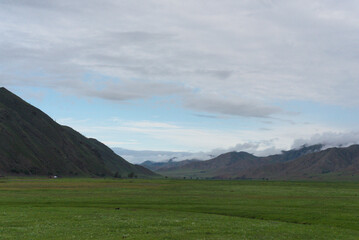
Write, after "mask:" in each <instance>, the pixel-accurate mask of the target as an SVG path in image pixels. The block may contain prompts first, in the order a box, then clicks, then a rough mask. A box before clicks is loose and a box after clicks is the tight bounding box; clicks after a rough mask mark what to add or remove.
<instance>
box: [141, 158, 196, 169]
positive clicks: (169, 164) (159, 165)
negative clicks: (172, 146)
mask: <svg viewBox="0 0 359 240" xmlns="http://www.w3.org/2000/svg"><path fill="white" fill-rule="evenodd" d="M199 161H201V160H196V159H191V160H182V161H174V159H170V160H168V161H165V162H153V161H145V162H143V163H141V164H140V165H141V166H144V167H146V168H148V169H150V170H152V171H165V170H166V169H169V168H173V167H181V166H183V165H186V164H188V163H193V162H199Z"/></svg>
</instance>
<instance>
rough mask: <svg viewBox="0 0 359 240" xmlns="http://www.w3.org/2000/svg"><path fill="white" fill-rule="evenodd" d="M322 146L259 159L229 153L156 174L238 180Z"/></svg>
mask: <svg viewBox="0 0 359 240" xmlns="http://www.w3.org/2000/svg"><path fill="white" fill-rule="evenodd" d="M321 148H322V145H319V144H318V145H313V146H302V147H301V148H300V149H293V150H290V151H283V152H282V153H281V154H276V155H271V156H268V157H257V156H254V155H252V154H249V153H247V152H229V153H224V154H221V155H219V156H218V157H215V158H213V159H210V160H207V161H200V162H192V163H187V164H185V165H182V166H174V167H172V168H166V169H162V168H160V169H157V170H156V172H158V173H160V174H162V175H166V176H171V177H192V178H196V177H202V178H236V177H238V176H239V174H240V173H242V172H244V171H246V170H247V169H251V168H257V167H260V166H265V165H270V164H275V163H282V162H286V161H290V160H293V159H296V158H298V157H300V156H303V155H306V154H309V153H313V152H317V151H319V150H320V149H321Z"/></svg>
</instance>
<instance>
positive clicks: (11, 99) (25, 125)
mask: <svg viewBox="0 0 359 240" xmlns="http://www.w3.org/2000/svg"><path fill="white" fill-rule="evenodd" d="M128 174H132V175H137V176H139V177H148V176H155V175H156V174H155V173H153V172H151V171H150V170H148V169H146V168H144V167H142V166H138V165H133V164H130V163H128V162H127V161H126V160H124V159H123V158H122V157H120V156H118V155H116V154H115V153H114V152H113V151H112V150H111V149H110V148H108V147H107V146H105V145H104V144H102V143H101V142H99V141H97V140H96V139H91V138H86V137H84V136H83V135H81V134H80V133H78V132H76V131H75V130H73V129H71V128H70V127H66V126H61V125H59V124H57V123H56V122H55V121H54V120H52V119H51V118H50V117H49V116H47V115H46V114H45V113H43V112H42V111H41V110H39V109H37V108H35V107H33V106H32V105H30V104H28V103H26V102H25V101H23V100H22V99H21V98H19V97H18V96H16V95H14V94H13V93H11V92H10V91H8V90H7V89H5V88H0V175H44V176H45V175H63V176H114V175H116V176H120V175H121V176H122V177H127V176H128Z"/></svg>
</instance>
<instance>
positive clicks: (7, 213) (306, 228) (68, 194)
mask: <svg viewBox="0 0 359 240" xmlns="http://www.w3.org/2000/svg"><path fill="white" fill-rule="evenodd" d="M0 239H4V240H7V239H9V240H10V239H22V240H24V239H47V240H48V239H171V240H172V239H359V183H358V182H271V181H214V180H171V179H154V180H143V179H81V178H78V179H69V178H68V179H66V178H64V179H41V178H39V179H36V178H24V179H11V178H10V179H6V178H3V179H0Z"/></svg>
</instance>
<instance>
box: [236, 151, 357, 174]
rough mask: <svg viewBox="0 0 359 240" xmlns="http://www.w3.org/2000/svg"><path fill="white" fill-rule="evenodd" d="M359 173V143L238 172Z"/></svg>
mask: <svg viewBox="0 0 359 240" xmlns="http://www.w3.org/2000/svg"><path fill="white" fill-rule="evenodd" d="M352 175H359V145H352V146H350V147H347V148H329V149H326V150H324V151H320V152H316V153H311V154H307V155H305V156H302V157H299V158H297V159H295V160H293V161H289V162H285V163H278V164H273V165H267V166H262V167H258V168H253V169H248V170H247V171H245V172H238V174H237V177H239V178H255V179H260V178H269V179H313V178H314V179H325V178H342V177H345V176H352Z"/></svg>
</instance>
